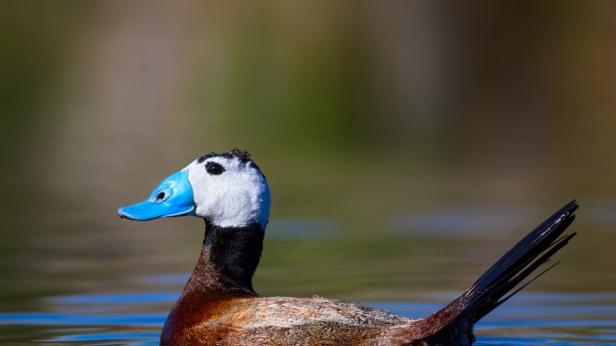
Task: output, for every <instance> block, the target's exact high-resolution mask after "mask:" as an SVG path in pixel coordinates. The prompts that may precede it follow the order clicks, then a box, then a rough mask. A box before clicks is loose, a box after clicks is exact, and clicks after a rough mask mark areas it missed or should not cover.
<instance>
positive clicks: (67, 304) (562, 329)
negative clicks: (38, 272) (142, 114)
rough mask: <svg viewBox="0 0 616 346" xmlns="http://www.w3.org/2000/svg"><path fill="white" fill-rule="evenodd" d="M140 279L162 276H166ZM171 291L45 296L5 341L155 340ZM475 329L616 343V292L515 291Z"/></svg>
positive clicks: (423, 303)
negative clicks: (39, 309) (44, 301)
mask: <svg viewBox="0 0 616 346" xmlns="http://www.w3.org/2000/svg"><path fill="white" fill-rule="evenodd" d="M181 277H184V275H181ZM145 279H146V281H150V280H153V281H161V282H162V281H167V280H168V279H169V278H168V277H154V278H145ZM164 288H165V287H164V286H163V287H161V286H156V285H154V286H149V287H148V289H164ZM144 289H145V288H144ZM452 297H454V294H453V293H451V292H447V293H438V292H437V293H434V294H427V295H425V296H418V297H417V298H416V299H414V300H413V301H405V302H399V301H388V302H370V301H369V302H364V303H365V304H367V305H371V306H374V307H378V308H381V309H385V310H388V311H391V312H393V313H396V314H400V315H403V316H408V317H417V316H425V315H427V314H429V313H430V312H432V311H435V310H436V309H438V308H439V307H441V306H442V303H443V302H445V301H447V299H445V298H452ZM176 298H177V292H173V291H163V290H161V291H152V292H126V293H116V294H82V295H66V296H55V297H49V298H48V299H47V307H48V311H46V312H15V313H2V314H0V325H2V330H4V331H5V333H3V338H4V340H3V341H4V342H5V343H32V342H39V343H45V344H81V345H157V344H158V339H159V333H160V329H161V327H162V324H163V323H164V320H165V318H166V314H167V311H166V309H165V307H168V306H170V305H171V304H172V303H173V302H174V301H175V299H176ZM7 331H8V332H7ZM476 333H477V335H478V339H477V345H529V344H537V345H546V344H554V345H580V344H586V345H591V344H602V343H603V344H605V343H616V294H596V293H595V294H593V293H588V294H580V293H578V294H550V293H538V294H520V295H519V296H518V297H516V298H515V299H512V300H511V301H510V302H509V303H508V304H507V305H506V306H503V307H501V308H499V309H498V310H497V311H496V312H494V313H492V314H491V315H489V316H488V317H487V318H485V319H484V320H483V321H481V322H480V323H479V324H478V326H477V328H476Z"/></svg>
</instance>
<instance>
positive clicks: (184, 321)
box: [118, 149, 577, 345]
mask: <svg viewBox="0 0 616 346" xmlns="http://www.w3.org/2000/svg"><path fill="white" fill-rule="evenodd" d="M270 200H271V199H270V191H269V187H268V184H267V180H266V179H265V176H264V175H263V173H262V172H261V170H260V169H259V167H258V166H257V165H256V164H255V162H254V161H253V160H252V158H251V157H250V155H249V154H248V153H247V152H244V151H240V150H237V149H234V150H232V151H229V152H226V153H222V154H216V153H210V154H207V155H204V156H201V157H199V158H198V159H196V160H195V161H193V162H192V163H190V164H189V165H188V166H186V167H185V168H184V169H182V170H181V171H179V172H177V173H174V174H172V175H171V176H169V177H168V178H166V179H165V180H163V181H162V182H161V183H160V184H159V185H158V186H157V187H156V188H155V189H154V191H153V192H152V194H151V195H150V197H149V198H148V199H147V200H145V201H143V202H141V203H138V204H134V205H131V206H127V207H124V208H120V209H118V213H119V215H120V216H121V217H123V218H127V219H131V220H139V221H145V220H151V219H156V218H160V217H171V216H182V215H195V216H198V217H201V218H203V219H205V224H206V226H205V240H204V241H203V247H202V250H201V256H200V257H199V261H198V262H197V266H196V268H195V269H194V271H193V273H192V275H191V277H190V279H189V280H188V283H187V284H186V287H185V288H184V291H183V292H182V295H181V296H180V298H179V299H178V301H177V303H176V304H175V306H174V307H173V310H172V311H171V313H170V314H169V317H168V318H167V321H166V322H165V326H164V328H163V332H162V335H161V340H160V343H161V345H470V344H472V343H473V341H474V339H475V338H474V336H473V325H474V324H475V323H476V322H477V321H479V320H480V319H481V318H482V317H483V316H485V315H486V314H488V313H489V312H490V311H492V310H493V309H494V308H496V307H497V306H499V305H500V304H502V303H503V302H505V301H506V300H507V299H509V298H510V297H511V296H512V295H514V294H515V293H517V292H518V291H519V290H520V289H521V288H523V287H525V286H526V285H528V284H529V283H530V282H531V281H532V280H534V279H535V278H536V277H538V276H539V275H541V274H538V275H536V276H534V277H532V278H530V279H528V280H525V279H526V278H527V277H528V276H529V275H530V274H531V273H533V272H534V271H535V270H536V269H537V268H538V267H539V266H540V265H542V264H543V263H545V262H546V261H548V260H549V258H550V257H551V256H552V255H553V254H555V253H556V252H557V251H558V250H560V249H561V248H562V247H563V246H565V245H566V244H567V242H568V241H569V240H570V239H571V238H572V237H573V236H574V235H575V233H571V234H566V235H562V234H563V232H564V231H565V229H566V228H567V227H568V226H569V225H570V224H571V222H572V221H573V219H574V217H575V216H574V215H573V213H574V211H575V210H576V208H577V204H576V203H575V201H574V202H571V203H569V204H567V205H566V206H565V207H563V208H562V209H561V210H559V211H558V212H556V213H555V214H554V215H552V216H551V217H550V218H548V219H547V220H546V221H545V222H544V223H542V224H541V225H539V226H538V227H537V228H536V229H535V230H533V231H532V232H530V233H529V234H528V235H527V236H526V237H524V238H523V239H522V240H521V241H520V242H518V243H517V244H516V245H515V246H514V247H513V248H512V249H511V250H509V252H507V253H506V254H505V255H504V256H503V257H502V258H501V259H500V260H498V261H497V262H496V263H495V264H494V265H492V267H490V268H489V269H488V270H487V271H486V272H485V273H484V274H483V275H482V276H481V277H480V278H479V279H478V280H477V281H476V282H475V283H474V284H473V285H471V286H470V287H469V288H468V289H467V290H466V292H464V293H463V294H462V295H461V296H460V297H458V298H457V299H455V300H454V301H453V302H451V303H450V304H449V305H447V306H446V307H444V308H443V309H441V310H439V311H437V312H435V313H434V314H432V315H430V316H428V317H426V318H421V319H410V318H406V317H400V316H396V315H394V314H391V313H388V312H385V311H382V310H378V309H375V308H370V307H366V306H362V305H359V304H355V303H348V302H343V301H338V300H332V299H326V298H320V297H313V298H290V297H261V296H260V295H258V294H257V293H256V292H255V290H254V289H253V287H252V276H253V274H254V272H255V270H256V268H257V265H258V263H259V258H260V257H261V250H262V248H263V236H264V234H265V233H264V232H265V228H266V226H267V223H268V218H269V210H270ZM542 273H543V272H542Z"/></svg>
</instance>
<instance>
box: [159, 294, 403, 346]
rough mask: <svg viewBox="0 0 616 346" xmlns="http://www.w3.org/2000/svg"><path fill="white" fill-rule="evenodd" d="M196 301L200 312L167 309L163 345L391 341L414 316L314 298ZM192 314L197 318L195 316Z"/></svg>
mask: <svg viewBox="0 0 616 346" xmlns="http://www.w3.org/2000/svg"><path fill="white" fill-rule="evenodd" d="M184 298H185V297H184ZM195 303H196V302H195ZM198 304H199V303H198ZM183 305H184V306H186V304H183ZM199 305H201V306H202V307H203V309H204V311H197V310H200V309H195V308H196V305H192V306H193V308H192V309H180V310H179V311H175V312H174V313H172V315H174V316H173V318H172V319H171V321H173V322H171V323H172V324H174V325H172V326H166V327H165V329H168V328H169V329H174V330H169V334H168V335H169V336H170V338H169V339H167V340H165V339H164V338H163V344H165V343H167V344H170V345H264V344H267V345H348V344H353V345H380V344H391V343H392V342H393V341H394V339H396V338H395V337H394V336H393V335H394V334H395V331H396V330H399V328H401V329H403V328H408V326H409V325H410V324H411V323H412V322H413V321H414V320H410V319H407V318H403V317H399V316H396V315H393V314H390V313H388V312H385V311H382V310H378V309H374V308H369V307H365V306H361V305H358V304H354V303H348V302H342V301H337V300H331V299H325V298H320V297H315V298H290V297H267V298H263V297H234V298H231V297H225V298H222V297H221V298H219V299H217V300H216V301H212V300H209V301H208V302H201V303H200V304H199ZM205 310H207V311H205ZM183 314H186V315H184V316H183ZM197 316H201V318H195V317H197ZM189 321H190V322H189ZM171 336H172V337H171Z"/></svg>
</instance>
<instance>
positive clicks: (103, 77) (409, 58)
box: [0, 0, 616, 340]
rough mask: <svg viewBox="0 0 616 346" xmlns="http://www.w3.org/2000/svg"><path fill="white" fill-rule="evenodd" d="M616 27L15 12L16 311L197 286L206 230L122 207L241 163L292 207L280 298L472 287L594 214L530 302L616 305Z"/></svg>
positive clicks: (273, 233) (209, 9)
mask: <svg viewBox="0 0 616 346" xmlns="http://www.w3.org/2000/svg"><path fill="white" fill-rule="evenodd" d="M615 11H616V3H613V2H610V1H577V2H575V1H567V2H561V1H539V2H536V1H516V2H513V1H510V2H507V1H477V2H472V3H469V2H457V1H402V0H398V1H334V2H322V1H228V2H202V1H201V2H200V1H130V2H127V1H64V0H58V1H46V2H37V1H2V3H1V4H0V20H1V22H0V25H1V26H0V28H1V29H0V30H1V31H0V156H1V157H2V169H1V170H0V188H1V190H2V198H0V220H2V223H3V225H2V226H0V236H1V240H0V277H1V279H0V311H4V312H19V311H34V312H37V311H56V310H58V309H65V307H58V306H59V305H58V304H59V303H58V302H57V300H54V299H56V298H57V297H63V296H65V295H80V294H117V293H122V292H137V293H144V294H146V293H148V292H151V291H157V292H158V291H161V290H163V291H165V292H178V291H179V290H180V289H181V287H182V286H183V283H184V280H185V278H186V275H187V273H188V272H189V271H190V270H191V269H192V266H193V265H194V262H195V261H196V257H197V254H198V251H199V247H200V243H201V240H202V237H203V224H202V221H200V220H198V219H195V218H182V219H167V220H159V221H155V222H149V223H134V222H128V221H126V220H120V219H119V218H118V217H117V216H116V214H115V209H116V208H117V207H119V206H121V205H125V204H129V203H133V202H135V201H138V200H141V199H143V198H145V197H146V196H147V195H148V194H149V192H150V190H151V188H153V187H154V185H155V184H156V183H157V182H158V181H159V180H160V179H162V178H164V177H165V176H167V175H168V174H170V173H172V172H174V171H176V170H178V169H180V168H182V167H183V166H185V165H186V164H187V163H188V162H190V161H191V160H193V159H194V158H195V157H197V156H198V155H200V154H203V153H207V152H210V151H226V150H229V149H231V148H234V147H239V148H243V149H248V150H249V151H251V152H252V154H253V157H254V158H255V160H256V161H257V162H258V164H259V165H260V166H261V168H262V169H263V171H264V172H265V174H266V175H267V177H268V179H269V181H270V185H271V188H272V192H273V208H272V222H271V225H270V228H269V230H268V234H267V240H266V244H265V253H264V257H263V260H262V265H261V267H260V269H259V270H258V272H257V276H256V278H255V280H256V282H255V286H256V288H257V290H258V291H260V292H261V293H263V294H267V295H311V294H319V295H324V296H330V297H334V298H341V299H348V300H362V301H370V300H378V301H386V300H408V299H413V297H416V296H417V295H418V294H421V293H422V292H431V291H438V292H442V291H446V292H450V291H452V292H457V291H462V290H463V289H464V288H465V287H466V286H467V285H468V284H470V283H471V282H472V280H473V279H474V278H475V277H476V276H478V275H479V274H480V273H481V272H482V271H483V270H484V269H485V268H486V267H487V266H488V265H489V264H490V263H491V262H492V261H494V260H495V259H496V258H498V256H499V255H500V254H501V253H503V252H504V251H505V250H506V249H508V248H509V246H511V244H512V243H513V242H514V241H515V240H516V239H517V238H519V237H521V235H523V234H524V233H525V232H527V231H528V230H530V229H531V228H532V227H533V226H534V225H535V224H538V223H539V222H540V221H541V220H542V219H543V218H544V217H546V216H548V215H549V214H550V213H551V212H552V211H553V210H555V209H557V208H559V207H560V206H561V205H563V204H564V203H566V202H568V201H569V200H571V199H573V198H577V199H578V201H579V202H580V203H581V205H582V208H581V210H580V212H579V219H578V221H577V222H576V224H575V225H574V228H575V230H576V231H579V232H580V234H579V236H578V237H577V238H576V239H575V241H574V242H573V243H572V244H571V246H570V247H569V248H568V249H566V250H565V251H564V252H565V254H564V255H563V256H560V257H563V258H564V263H563V264H562V265H561V266H559V267H558V268H557V269H556V270H554V271H553V272H552V273H550V274H549V275H547V276H546V277H544V278H542V279H541V280H539V281H538V282H537V283H536V284H534V285H533V286H532V288H531V290H536V291H557V292H588V291H592V292H610V291H613V290H614V288H615V287H616V286H615V285H616V274H615V273H614V269H613V265H614V263H616V252H614V251H613V246H614V244H615V241H616V234H615V233H614V227H616V199H615V197H616V160H615V159H614V149H615V147H616V117H615V115H614V112H615V111H616V45H615V42H614V38H615V37H616V21H614V18H613V17H614V16H613V13H614V12H615ZM161 287H162V288H161ZM137 296H138V295H137ZM129 300H130V299H129ZM60 306H61V304H60ZM169 307H170V303H169V304H163V305H162V306H157V307H156V309H158V310H157V311H161V312H165V311H167V310H168V308H169ZM132 308H133V307H130V309H132ZM127 309H128V310H130V309H129V308H127ZM131 311H132V310H131ZM11 330H12V331H13V333H14V334H11V335H13V336H14V337H15V338H18V337H17V336H15V335H17V334H18V333H17V332H15V329H11ZM20 333H21V334H20V335H21V336H20V337H22V338H23V337H24V335H46V334H45V333H46V332H45V331H41V330H40V329H28V333H31V334H27V333H25V332H24V330H20ZM20 340H21V339H20Z"/></svg>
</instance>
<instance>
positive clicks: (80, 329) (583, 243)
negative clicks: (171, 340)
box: [0, 203, 616, 345]
mask: <svg viewBox="0 0 616 346" xmlns="http://www.w3.org/2000/svg"><path fill="white" fill-rule="evenodd" d="M588 204H589V206H588V207H587V208H586V210H584V209H582V211H585V212H586V213H585V215H590V216H589V217H586V218H581V220H578V222H576V223H575V224H574V228H575V230H577V231H581V234H580V235H579V236H578V237H577V238H576V239H575V240H574V241H573V242H572V243H571V244H570V246H568V247H567V248H566V249H565V250H564V251H563V253H562V254H560V255H559V256H557V257H558V258H559V259H563V263H562V264H560V265H559V266H557V267H556V268H555V269H554V270H552V271H551V272H549V273H548V274H546V275H545V276H543V277H541V278H540V279H539V280H538V281H537V282H535V283H534V284H533V285H532V286H531V287H529V288H528V289H527V290H525V291H524V292H522V293H521V294H518V295H517V296H515V297H514V298H513V299H511V300H510V301H508V302H507V303H506V304H504V305H503V306H501V307H499V308H498V309H497V310H495V311H494V312H493V313H491V314H490V315H488V316H487V317H486V318H484V319H483V320H482V321H481V322H480V323H479V324H478V325H477V327H476V335H477V337H478V339H477V344H478V345H529V344H530V345H532V344H537V345H545V344H554V345H579V344H585V345H594V344H616V292H615V291H614V290H612V289H611V288H613V286H612V284H613V276H611V275H613V274H611V272H610V268H611V263H610V261H609V258H611V256H613V255H612V254H611V252H610V251H609V249H610V244H613V241H614V235H613V234H612V233H611V232H609V228H610V227H611V224H612V220H611V219H610V218H607V219H606V218H605V215H611V210H609V209H605V208H601V209H597V208H593V207H592V203H588ZM488 215H490V216H488ZM537 215H547V214H546V213H544V210H543V208H532V207H524V208H522V207H515V206H511V205H506V204H501V205H498V204H497V205H492V206H491V207H488V206H486V205H477V204H472V203H471V204H449V205H441V206H440V207H432V208H431V209H430V211H429V212H414V213H407V214H406V215H399V216H396V217H392V218H390V221H389V222H388V225H387V226H381V228H382V229H380V230H378V231H373V230H375V229H377V228H376V227H377V226H374V225H370V224H369V223H362V224H361V225H358V224H357V223H354V222H344V221H340V220H328V219H310V218H299V219H296V218H280V219H274V220H273V221H272V222H271V225H270V227H269V230H268V233H267V237H266V243H265V252H264V257H263V259H262V262H261V265H260V267H259V269H258V271H257V274H256V277H255V287H256V289H257V290H258V291H259V292H260V293H262V294H264V295H292V296H311V295H313V294H318V295H321V296H326V297H331V298H336V299H342V300H351V301H357V302H361V303H363V304H366V305H370V306H374V307H378V308H381V309H385V310H388V311H390V312H393V313H396V314H400V315H403V316H408V317H414V318H417V317H422V316H427V315H428V314H430V313H431V312H434V311H436V310H438V309H439V308H441V307H442V306H443V305H445V304H446V303H448V302H449V301H451V300H452V299H453V298H455V297H456V295H457V294H459V293H460V292H462V291H463V290H464V288H465V287H466V286H467V285H468V284H470V283H471V282H472V281H473V280H474V279H475V278H476V277H478V275H479V274H481V272H482V271H483V270H485V269H486V267H487V266H488V265H489V264H490V263H492V262H493V261H494V260H495V259H496V258H497V257H498V256H499V255H501V254H502V253H504V251H505V250H506V249H507V248H508V247H509V246H511V245H512V244H513V242H514V241H515V240H516V239H518V238H519V237H520V236H521V235H522V233H523V232H520V231H516V229H518V230H519V229H523V230H528V229H530V228H531V226H532V225H534V224H535V223H537V222H538V221H540V219H541V217H540V216H539V217H538V216H537ZM51 219H54V218H50V220H51ZM59 219H60V220H62V221H57V222H59V223H60V225H58V226H53V225H52V226H50V228H51V229H53V228H54V227H60V228H61V229H62V232H55V233H53V232H50V233H48V234H47V237H41V236H40V234H44V233H39V236H35V237H26V238H24V239H26V240H27V241H24V242H23V243H22V244H23V245H24V247H25V248H22V249H19V250H18V251H10V247H8V246H7V249H8V250H9V251H6V252H5V253H4V258H5V265H6V266H7V267H11V268H17V264H19V265H21V267H20V268H22V269H23V270H15V271H13V272H8V275H7V278H8V279H7V280H3V281H2V282H1V283H2V286H3V287H2V288H3V289H2V293H1V294H0V303H1V304H2V305H1V307H2V308H0V343H2V344H11V345H12V344H15V345H19V344H75V345H77V344H79V345H157V344H158V339H159V335H160V330H161V328H162V325H163V323H164V321H165V318H166V316H167V313H168V312H169V310H170V308H171V306H172V304H173V303H174V302H175V300H176V299H177V297H178V294H179V292H180V291H181V289H182V287H183V285H184V283H185V282H186V280H187V278H188V276H189V271H190V270H191V269H192V265H193V264H194V261H195V260H196V257H197V255H198V251H199V246H200V238H201V232H195V230H198V229H200V228H202V223H201V222H199V221H198V220H196V219H174V220H163V221H158V222H154V223H128V222H125V221H121V220H117V222H116V219H115V217H114V218H110V220H112V221H101V219H100V216H99V215H98V214H96V213H95V214H91V215H89V214H86V215H72V216H71V215H62V217H60V218H59ZM102 219H103V220H106V218H105V217H103V218H102ZM93 220H96V224H98V225H99V227H101V228H102V230H100V231H99V232H89V231H88V232H86V231H83V228H82V227H83V225H89V224H90V222H94V221H93ZM106 222H107V224H105V223H106ZM101 224H105V225H104V226H100V225H101ZM496 224H501V225H503V226H502V227H501V228H500V229H501V231H499V232H498V234H490V233H489V232H487V231H486V230H487V229H495V225H496ZM70 225H72V226H70ZM69 226H70V227H69ZM456 226H457V227H456ZM127 229H130V230H131V231H130V232H127V231H126V230H127ZM496 229H498V228H496ZM191 230H192V231H191ZM371 230H372V231H371ZM35 234H36V232H35ZM596 239H602V241H597V240H596ZM5 246H6V243H5ZM591 249H592V251H589V250H591ZM26 254H28V256H26ZM589 263H590V264H589Z"/></svg>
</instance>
